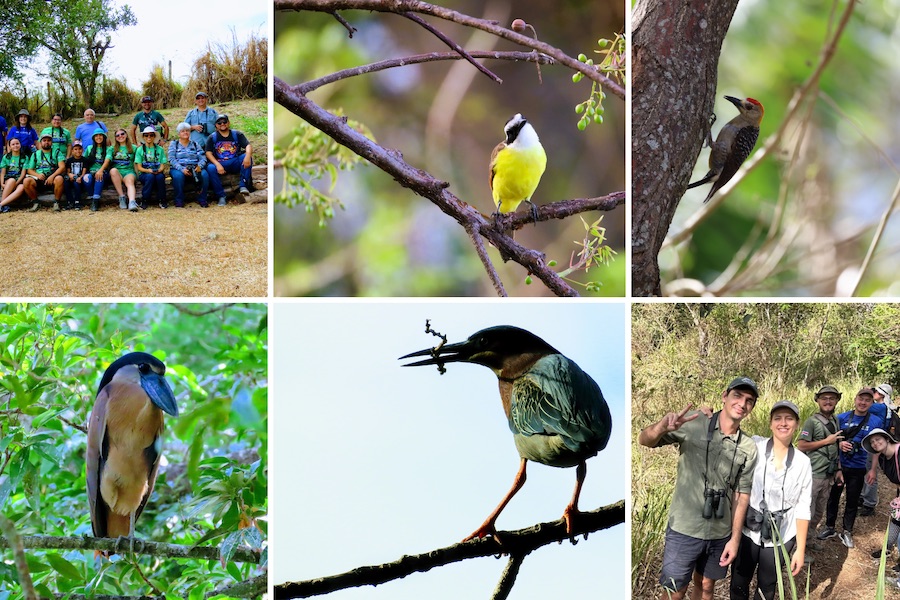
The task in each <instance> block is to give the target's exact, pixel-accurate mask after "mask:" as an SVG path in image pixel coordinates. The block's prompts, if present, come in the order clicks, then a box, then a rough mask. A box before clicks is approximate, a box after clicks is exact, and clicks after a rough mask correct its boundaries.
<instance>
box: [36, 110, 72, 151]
mask: <svg viewBox="0 0 900 600" xmlns="http://www.w3.org/2000/svg"><path fill="white" fill-rule="evenodd" d="M44 131H49V132H50V135H51V136H52V137H53V149H54V150H56V151H57V152H59V153H60V154H62V155H63V156H64V157H65V158H69V157H70V156H72V134H71V133H69V130H68V129H64V128H63V126H62V115H61V114H59V113H56V114H55V115H53V118H52V119H50V127H47V128H45V129H44ZM41 134H42V135H43V131H42V132H41Z"/></svg>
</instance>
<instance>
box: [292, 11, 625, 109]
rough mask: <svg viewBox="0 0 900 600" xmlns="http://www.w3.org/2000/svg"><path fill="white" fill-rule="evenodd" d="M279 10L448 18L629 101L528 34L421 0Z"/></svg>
mask: <svg viewBox="0 0 900 600" xmlns="http://www.w3.org/2000/svg"><path fill="white" fill-rule="evenodd" d="M275 10H297V11H299V10H309V11H318V12H325V13H329V14H334V12H335V11H338V10H374V11H378V12H389V13H396V14H400V15H402V14H403V13H407V12H414V13H420V14H425V15H431V16H433V17H437V18H439V19H445V20H447V21H452V22H454V23H459V24H460V25H465V26H467V27H473V28H475V29H481V30H483V31H487V32H488V33H492V34H494V35H496V36H498V37H501V38H504V39H507V40H509V41H511V42H514V43H516V44H519V45H520V46H525V47H526V48H533V49H535V50H537V51H538V52H543V53H544V54H546V55H548V56H551V57H553V58H554V59H556V61H557V62H558V63H559V64H561V65H565V66H567V67H569V68H570V69H573V70H575V71H578V72H579V73H582V74H584V76H585V77H587V78H588V79H590V80H591V81H596V82H597V83H599V84H600V85H602V86H603V88H604V89H606V90H607V91H608V92H610V93H611V94H613V95H614V96H617V97H619V98H621V99H622V100H624V99H625V88H624V87H622V86H621V85H619V84H618V83H616V82H615V81H613V80H612V79H610V78H609V77H607V76H606V75H603V74H602V73H600V71H598V70H597V68H596V67H594V66H591V65H587V64H585V63H583V62H581V61H580V60H578V59H576V58H572V57H571V56H569V55H568V54H566V53H565V52H563V51H562V50H560V49H558V48H555V47H554V46H551V45H550V44H546V43H544V42H540V41H538V40H534V39H532V38H530V37H528V36H526V35H522V34H520V33H516V32H515V31H512V30H511V29H507V28H505V27H501V26H499V25H498V24H497V23H495V22H492V21H487V20H484V19H477V18H475V17H470V16H468V15H464V14H462V13H459V12H456V11H455V10H450V9H448V8H444V7H442V6H436V5H434V4H429V3H427V2H420V1H419V0H389V1H388V0H275Z"/></svg>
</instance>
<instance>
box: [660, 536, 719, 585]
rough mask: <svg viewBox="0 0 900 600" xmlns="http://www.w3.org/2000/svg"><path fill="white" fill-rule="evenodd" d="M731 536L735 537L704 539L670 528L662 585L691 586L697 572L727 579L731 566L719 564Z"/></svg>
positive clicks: (711, 577) (663, 565)
mask: <svg viewBox="0 0 900 600" xmlns="http://www.w3.org/2000/svg"><path fill="white" fill-rule="evenodd" d="M729 539H731V536H729V537H725V538H722V539H720V540H701V539H699V538H694V537H691V536H689V535H684V534H682V533H678V532H677V531H673V530H672V528H671V527H667V528H666V547H665V550H664V551H663V564H662V572H661V573H660V575H659V584H660V585H661V586H663V587H664V588H666V589H668V590H671V591H673V592H677V591H678V590H682V589H684V588H686V587H687V584H688V583H690V582H691V578H692V577H693V574H694V571H697V572H698V573H701V574H703V576H704V577H707V578H709V579H713V580H717V579H723V578H724V577H725V576H726V575H727V574H728V567H727V566H725V567H722V566H719V559H721V558H722V552H723V551H724V550H725V544H727V543H728V540H729Z"/></svg>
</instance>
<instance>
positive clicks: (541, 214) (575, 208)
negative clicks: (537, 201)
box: [504, 190, 625, 229]
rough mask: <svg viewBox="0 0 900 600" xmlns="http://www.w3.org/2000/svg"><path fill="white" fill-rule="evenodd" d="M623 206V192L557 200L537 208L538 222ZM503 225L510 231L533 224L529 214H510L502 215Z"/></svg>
mask: <svg viewBox="0 0 900 600" xmlns="http://www.w3.org/2000/svg"><path fill="white" fill-rule="evenodd" d="M621 204H625V191H624V190H623V191H621V192H613V193H612V194H607V195H606V196H599V197H597V198H574V199H572V200H558V201H556V202H549V203H547V204H544V205H542V206H540V207H539V208H538V218H537V220H538V221H549V220H550V219H566V218H568V217H571V216H573V215H577V214H580V213H583V212H588V211H591V210H603V211H610V210H613V209H614V208H616V207H617V206H619V205H621ZM504 216H505V217H506V218H504V223H505V224H507V225H508V227H509V228H511V229H520V228H522V227H524V226H525V225H530V224H532V223H534V219H533V218H532V215H531V213H530V212H527V213H512V214H510V215H508V216H507V215H504Z"/></svg>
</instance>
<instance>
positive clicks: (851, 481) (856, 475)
mask: <svg viewBox="0 0 900 600" xmlns="http://www.w3.org/2000/svg"><path fill="white" fill-rule="evenodd" d="M874 400H875V394H874V391H873V390H872V388H868V387H865V388H862V389H861V390H859V391H858V392H857V393H856V398H855V399H854V401H853V405H854V408H853V410H851V411H847V412H843V413H841V414H839V415H838V416H837V422H838V429H839V430H840V431H842V432H843V435H842V437H841V438H838V439H839V440H841V441H839V442H838V449H839V450H840V466H839V469H838V471H837V472H836V473H835V474H834V485H832V486H831V492H830V494H829V496H828V506H827V508H826V511H825V529H823V530H822V531H821V532H820V533H819V535H818V536H816V537H817V538H818V539H820V540H827V539H830V538H833V537H839V538H840V540H841V542H843V544H844V545H845V546H847V547H848V548H853V546H854V544H853V524H854V523H855V522H856V513H857V508H858V505H859V498H860V496H861V495H862V489H863V483H864V482H865V477H866V456H867V453H866V451H865V449H864V448H863V445H862V441H863V439H864V438H865V437H866V435H868V434H869V432H870V431H872V430H873V429H877V428H884V424H885V419H886V418H887V410H886V408H887V407H886V406H885V405H884V404H874ZM844 490H846V492H847V497H846V503H845V506H844V520H843V531H842V532H841V533H838V532H837V531H836V530H835V529H834V527H835V525H836V524H837V513H838V507H839V506H840V502H841V494H842V493H843V492H844Z"/></svg>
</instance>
